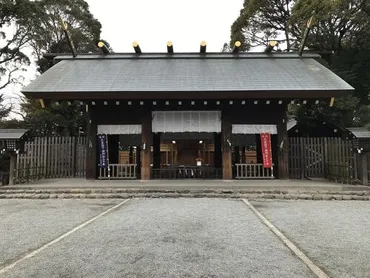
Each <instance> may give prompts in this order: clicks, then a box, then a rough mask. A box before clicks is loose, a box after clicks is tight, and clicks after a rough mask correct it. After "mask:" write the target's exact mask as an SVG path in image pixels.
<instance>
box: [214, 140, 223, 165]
mask: <svg viewBox="0 0 370 278" xmlns="http://www.w3.org/2000/svg"><path fill="white" fill-rule="evenodd" d="M213 135H214V146H215V147H214V148H215V149H214V157H213V159H214V165H215V168H216V169H220V168H221V167H222V152H221V133H214V134H213Z"/></svg>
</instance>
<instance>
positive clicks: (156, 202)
mask: <svg viewBox="0 0 370 278" xmlns="http://www.w3.org/2000/svg"><path fill="white" fill-rule="evenodd" d="M52 202H55V201H52ZM6 275H7V276H6V277H38V278H43V277H47V278H51V277H89V278H94V277H99V278H100V277H161V278H162V277H243V278H244V277H263V278H265V277H284V278H286V277H294V278H299V277H314V276H313V274H312V273H311V272H310V271H309V270H308V268H307V267H306V266H305V265H304V264H303V263H302V262H301V261H300V260H299V259H297V258H296V257H294V256H293V254H292V253H291V252H290V251H289V250H288V249H287V248H286V247H285V246H284V245H283V244H282V243H281V242H280V241H279V240H278V239H277V238H276V237H275V236H274V235H273V234H272V233H271V232H270V231H269V230H268V229H267V227H265V226H264V225H263V224H262V223H261V222H260V220H259V219H258V218H257V217H256V216H255V215H254V214H253V213H252V212H251V211H250V210H249V209H248V208H247V207H246V205H245V204H244V203H243V202H241V201H237V200H226V199H222V200H221V199H147V200H131V201H129V202H128V203H126V204H125V205H123V206H122V207H120V208H119V209H118V210H116V211H114V212H111V213H109V214H107V215H105V216H104V217H102V218H100V219H98V220H97V221H95V222H93V223H92V224H90V225H88V226H86V227H84V228H83V229H81V230H79V231H78V232H76V233H74V234H72V235H71V236H69V237H67V238H65V239H64V240H62V241H60V242H58V243H56V244H55V245H53V246H52V247H50V248H48V249H46V250H44V251H43V252H41V253H40V254H38V255H37V256H35V257H33V258H30V259H28V260H27V261H25V262H23V263H20V264H19V265H17V266H16V267H15V268H14V269H12V270H10V271H9V272H7V273H6Z"/></svg>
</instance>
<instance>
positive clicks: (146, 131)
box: [141, 111, 152, 180]
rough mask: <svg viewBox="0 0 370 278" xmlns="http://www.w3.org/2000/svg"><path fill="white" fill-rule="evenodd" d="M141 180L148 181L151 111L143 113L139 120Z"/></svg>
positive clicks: (149, 170)
mask: <svg viewBox="0 0 370 278" xmlns="http://www.w3.org/2000/svg"><path fill="white" fill-rule="evenodd" d="M141 128H142V130H141V142H142V143H141V146H142V148H141V158H142V161H141V162H142V164H141V179H142V180H150V172H151V167H150V156H151V142H152V115H151V111H148V113H145V115H143V116H142V118H141Z"/></svg>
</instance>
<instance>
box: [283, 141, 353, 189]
mask: <svg viewBox="0 0 370 278" xmlns="http://www.w3.org/2000/svg"><path fill="white" fill-rule="evenodd" d="M289 160H290V161H289V170H290V178H293V179H303V178H315V177H325V178H327V179H329V180H332V181H336V182H341V183H356V182H357V181H358V177H357V159H356V154H355V153H354V152H353V151H352V141H349V140H343V139H341V138H321V137H320V138H304V137H292V138H289Z"/></svg>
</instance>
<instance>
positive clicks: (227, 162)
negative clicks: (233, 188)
mask: <svg viewBox="0 0 370 278" xmlns="http://www.w3.org/2000/svg"><path fill="white" fill-rule="evenodd" d="M221 133H222V135H221V136H222V139H221V146H222V175H223V179H224V180H232V178H233V175H232V163H231V153H232V151H231V150H232V145H231V144H232V142H231V135H232V134H231V120H230V118H229V117H228V116H227V115H222V119H221Z"/></svg>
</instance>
